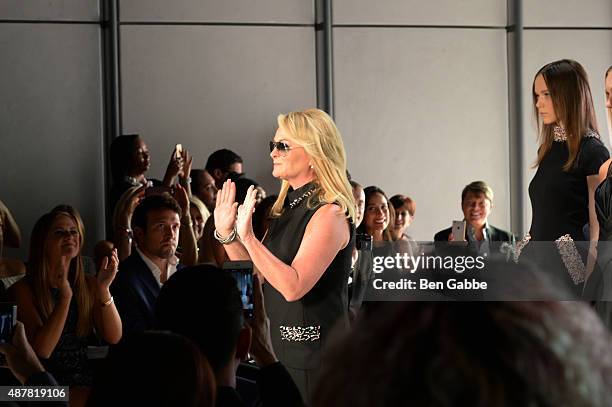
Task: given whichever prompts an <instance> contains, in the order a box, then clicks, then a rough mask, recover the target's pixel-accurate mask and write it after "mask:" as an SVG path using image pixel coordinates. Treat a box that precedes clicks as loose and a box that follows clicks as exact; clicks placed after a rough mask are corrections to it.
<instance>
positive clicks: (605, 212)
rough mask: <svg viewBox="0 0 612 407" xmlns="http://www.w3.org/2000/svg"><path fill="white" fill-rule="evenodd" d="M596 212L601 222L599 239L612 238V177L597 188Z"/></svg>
mask: <svg viewBox="0 0 612 407" xmlns="http://www.w3.org/2000/svg"><path fill="white" fill-rule="evenodd" d="M610 167H612V165H611V166H610ZM595 212H596V213H597V221H598V222H599V240H612V178H610V177H607V178H606V179H605V180H603V182H602V183H601V184H599V186H598V187H597V189H596V190H595Z"/></svg>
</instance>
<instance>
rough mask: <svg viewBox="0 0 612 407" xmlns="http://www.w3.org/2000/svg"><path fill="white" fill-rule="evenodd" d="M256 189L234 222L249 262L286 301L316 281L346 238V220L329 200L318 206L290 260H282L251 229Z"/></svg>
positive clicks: (300, 295)
mask: <svg viewBox="0 0 612 407" xmlns="http://www.w3.org/2000/svg"><path fill="white" fill-rule="evenodd" d="M255 196H256V191H255V190H254V189H253V188H252V187H251V188H250V189H249V191H248V192H247V196H246V198H245V202H244V204H243V205H241V206H240V208H239V210H238V217H237V221H236V226H237V230H238V234H239V236H240V239H241V240H242V244H243V245H244V248H245V249H246V250H247V252H248V254H249V255H250V257H251V259H252V261H253V264H254V265H255V267H257V269H258V270H260V272H261V273H262V274H263V275H264V277H265V278H266V280H268V282H269V283H270V284H272V286H273V287H274V288H276V289H277V290H278V291H279V292H280V293H281V294H282V295H283V297H285V299H286V300H287V301H297V300H299V299H300V298H302V297H303V296H304V295H305V294H306V293H308V291H310V290H311V289H312V287H314V285H315V284H316V283H317V281H319V279H320V278H321V276H322V275H323V273H324V272H325V270H326V269H327V268H328V267H329V265H330V264H331V262H332V261H333V260H334V257H336V255H337V254H338V252H339V251H340V250H341V249H342V248H344V247H345V246H346V245H347V244H348V242H349V238H350V232H349V227H348V221H347V219H346V217H345V215H344V213H343V212H342V210H341V209H340V208H339V207H338V206H337V205H333V204H327V205H324V206H322V207H321V208H319V209H318V210H317V211H316V212H315V214H314V215H313V216H312V218H311V219H310V221H309V222H308V225H307V226H306V231H305V232H304V237H303V238H302V243H301V244H300V247H299V249H298V252H297V254H296V256H295V258H294V259H293V262H292V263H291V264H290V265H289V264H285V263H284V262H282V261H281V260H280V259H278V258H277V257H276V256H274V255H273V254H272V253H271V252H270V251H269V250H268V249H267V248H266V247H265V246H264V245H263V244H262V243H261V242H260V241H259V240H257V238H256V237H255V234H254V233H253V228H252V224H251V223H252V222H251V217H252V215H253V208H254V207H255Z"/></svg>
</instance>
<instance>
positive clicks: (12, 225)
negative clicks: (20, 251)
mask: <svg viewBox="0 0 612 407" xmlns="http://www.w3.org/2000/svg"><path fill="white" fill-rule="evenodd" d="M0 227H1V228H2V232H3V235H4V244H5V245H7V246H9V247H14V248H18V247H19V246H21V231H20V230H19V226H18V225H17V222H16V221H15V218H13V215H11V211H9V209H8V208H7V207H6V205H5V204H4V202H2V201H0Z"/></svg>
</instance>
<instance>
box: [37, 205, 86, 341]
mask: <svg viewBox="0 0 612 407" xmlns="http://www.w3.org/2000/svg"><path fill="white" fill-rule="evenodd" d="M60 216H66V217H68V218H70V219H72V220H73V221H74V223H75V224H76V227H77V231H78V233H79V253H78V254H77V256H76V257H75V258H73V259H72V260H71V261H70V269H69V271H68V281H69V282H70V286H71V287H72V290H73V291H74V298H75V300H76V304H77V309H78V320H77V329H76V334H77V335H78V336H79V337H85V336H88V335H89V334H90V333H91V331H92V328H93V318H92V315H93V312H92V311H93V298H94V293H92V292H91V290H90V288H89V285H88V284H87V279H86V277H85V272H84V271H83V259H82V257H81V250H82V248H83V240H84V227H83V221H82V220H81V216H80V215H79V213H78V212H77V211H76V210H75V209H74V208H72V207H71V206H68V205H61V206H57V207H55V208H54V209H53V210H52V211H51V212H49V213H47V214H45V215H43V216H42V217H41V218H40V219H39V220H38V221H37V222H36V224H35V225H34V229H33V231H32V236H31V238H30V256H29V260H28V267H27V274H28V276H29V278H30V282H31V287H32V291H33V294H34V305H35V306H36V309H37V310H38V312H39V314H40V317H41V319H42V320H43V321H46V320H47V319H48V318H49V316H50V315H51V313H52V312H53V307H54V304H53V299H52V297H51V292H50V290H49V288H50V287H49V280H48V278H49V264H48V260H47V257H46V252H47V241H48V238H49V234H50V233H52V230H51V228H52V226H53V223H54V222H55V220H56V219H57V218H59V217H60Z"/></svg>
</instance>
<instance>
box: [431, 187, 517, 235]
mask: <svg viewBox="0 0 612 407" xmlns="http://www.w3.org/2000/svg"><path fill="white" fill-rule="evenodd" d="M491 209H493V190H492V189H491V188H490V187H489V186H488V185H487V184H486V183H484V182H483V181H474V182H472V183H470V184H468V185H466V186H465V188H463V191H462V192H461V210H462V211H463V219H464V220H465V222H466V228H465V240H467V241H468V242H509V243H513V242H514V236H513V235H512V234H511V233H509V232H506V231H505V230H501V229H498V228H496V227H495V226H492V225H489V223H488V222H487V219H488V217H489V215H490V214H491ZM450 240H453V234H452V228H448V229H444V230H442V231H440V232H438V233H436V235H435V236H434V241H436V242H445V241H450Z"/></svg>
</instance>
